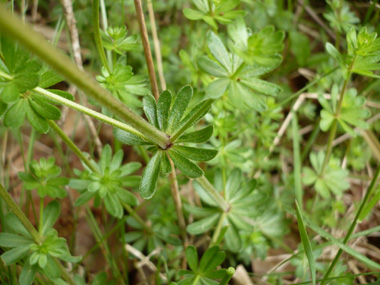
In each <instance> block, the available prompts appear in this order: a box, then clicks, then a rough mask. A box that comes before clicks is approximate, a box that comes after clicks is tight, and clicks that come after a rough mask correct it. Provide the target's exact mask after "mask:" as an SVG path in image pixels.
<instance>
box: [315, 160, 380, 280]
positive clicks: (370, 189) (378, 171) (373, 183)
mask: <svg viewBox="0 0 380 285" xmlns="http://www.w3.org/2000/svg"><path fill="white" fill-rule="evenodd" d="M379 177H380V165H378V166H377V169H376V173H375V176H374V177H373V178H372V180H371V184H370V185H369V187H368V189H367V192H366V194H365V196H364V199H363V201H362V203H361V204H360V207H359V210H358V211H357V213H356V215H355V218H354V220H353V221H352V223H351V225H350V228H349V229H348V232H347V234H346V236H345V237H344V240H343V244H346V243H347V241H348V240H349V239H350V237H351V235H352V234H353V232H354V231H355V228H356V225H357V223H358V220H359V217H360V215H361V213H362V212H363V210H364V208H365V206H366V205H367V202H368V200H369V198H370V197H371V195H372V192H373V190H374V189H375V186H376V184H377V180H378V179H379ZM342 252H343V250H342V249H339V251H338V252H337V254H336V255H335V257H334V260H333V261H332V262H331V264H330V266H329V268H328V269H327V271H326V273H325V276H324V277H323V279H324V280H325V279H327V278H328V277H329V275H330V273H331V272H332V271H333V269H334V267H335V265H336V264H337V262H338V261H339V257H340V256H341V254H342ZM325 283H326V282H325V281H322V283H321V285H324V284H325Z"/></svg>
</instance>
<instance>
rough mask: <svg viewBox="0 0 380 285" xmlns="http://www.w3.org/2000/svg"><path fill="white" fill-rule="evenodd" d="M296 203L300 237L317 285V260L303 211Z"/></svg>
mask: <svg viewBox="0 0 380 285" xmlns="http://www.w3.org/2000/svg"><path fill="white" fill-rule="evenodd" d="M295 202H296V209H297V221H298V229H299V232H300V236H301V242H302V246H303V248H304V250H305V253H306V256H307V260H308V262H309V266H310V275H311V280H312V281H313V285H315V280H316V268H315V260H314V255H313V249H312V247H311V244H310V240H309V237H308V236H307V232H306V228H305V225H304V222H303V219H302V212H301V209H300V207H299V205H298V202H297V200H296V201H295Z"/></svg>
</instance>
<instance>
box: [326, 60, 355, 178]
mask: <svg viewBox="0 0 380 285" xmlns="http://www.w3.org/2000/svg"><path fill="white" fill-rule="evenodd" d="M354 62H355V58H354V59H353V61H352V63H351V66H350V68H349V73H348V76H347V79H346V80H344V83H343V87H342V90H341V91H340V97H339V102H338V107H337V109H336V111H335V117H334V122H333V123H332V126H331V129H330V134H329V139H328V142H327V147H326V155H325V159H324V161H323V165H322V168H321V172H320V174H321V175H323V173H324V172H325V170H326V167H327V165H328V163H329V160H330V155H331V151H332V148H333V145H332V143H333V141H334V139H335V135H336V130H337V127H338V118H339V115H340V110H341V108H342V103H343V98H344V94H345V93H346V89H347V85H348V82H349V81H350V78H351V69H352V66H353V65H354Z"/></svg>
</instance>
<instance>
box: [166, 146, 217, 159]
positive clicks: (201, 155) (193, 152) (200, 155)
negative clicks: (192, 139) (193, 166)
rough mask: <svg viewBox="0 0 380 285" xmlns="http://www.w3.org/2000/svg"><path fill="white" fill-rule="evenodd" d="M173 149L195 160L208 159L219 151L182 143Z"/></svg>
mask: <svg viewBox="0 0 380 285" xmlns="http://www.w3.org/2000/svg"><path fill="white" fill-rule="evenodd" d="M173 150H176V151H177V152H178V153H180V154H181V155H183V156H184V157H186V158H188V159H191V160H195V161H208V160H211V159H213V158H214V157H215V156H216V155H217V154H218V151H217V150H215V149H206V148H195V147H189V146H180V145H175V146H173Z"/></svg>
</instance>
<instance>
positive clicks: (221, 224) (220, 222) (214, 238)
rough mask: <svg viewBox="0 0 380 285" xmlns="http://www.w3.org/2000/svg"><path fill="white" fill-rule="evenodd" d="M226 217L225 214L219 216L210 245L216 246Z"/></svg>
mask: <svg viewBox="0 0 380 285" xmlns="http://www.w3.org/2000/svg"><path fill="white" fill-rule="evenodd" d="M226 217H227V213H226V212H223V213H222V215H221V216H220V219H219V222H218V224H217V225H216V229H215V232H214V235H213V236H212V240H211V244H212V245H214V244H216V241H217V240H218V237H219V234H220V231H221V230H222V227H223V223H224V220H225V218H226Z"/></svg>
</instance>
